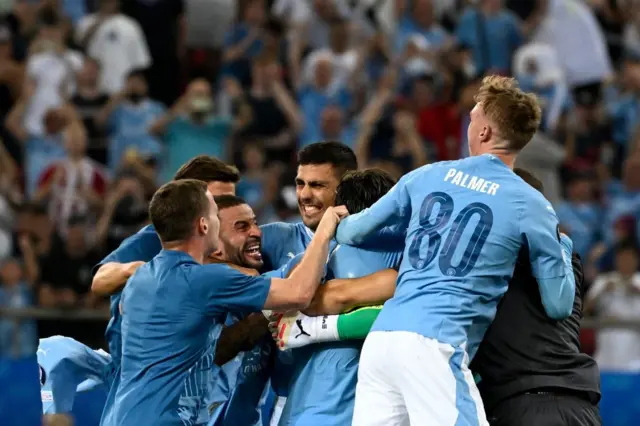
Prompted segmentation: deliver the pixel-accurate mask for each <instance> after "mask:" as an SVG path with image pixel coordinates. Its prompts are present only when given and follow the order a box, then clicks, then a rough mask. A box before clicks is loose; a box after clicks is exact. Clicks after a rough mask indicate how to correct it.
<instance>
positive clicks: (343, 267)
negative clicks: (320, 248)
mask: <svg viewBox="0 0 640 426" xmlns="http://www.w3.org/2000/svg"><path fill="white" fill-rule="evenodd" d="M401 257H402V252H390V253H387V252H382V251H380V252H375V251H369V250H363V249H359V248H355V247H350V246H341V245H338V246H337V247H336V248H335V249H334V250H333V252H332V253H331V256H330V258H329V262H328V265H327V279H332V278H358V277H363V276H366V275H370V274H373V273H375V272H378V271H380V270H382V269H387V268H393V269H397V268H398V266H399V265H400V260H401ZM360 349H362V342H359V341H345V342H332V343H321V344H316V345H309V346H305V347H302V348H299V349H293V350H292V354H293V368H292V375H291V376H292V377H291V381H290V384H289V391H288V395H289V396H288V398H287V402H286V404H285V406H284V410H283V412H282V416H281V417H280V422H279V425H281V426H288V425H323V426H331V425H335V426H343V425H350V424H351V418H352V417H353V404H354V402H355V393H356V382H357V379H358V360H359V358H360Z"/></svg>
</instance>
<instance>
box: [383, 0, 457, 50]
mask: <svg viewBox="0 0 640 426" xmlns="http://www.w3.org/2000/svg"><path fill="white" fill-rule="evenodd" d="M401 3H404V4H405V5H407V6H409V7H408V10H406V11H403V14H402V16H401V18H400V22H399V23H398V28H397V30H396V36H395V40H394V43H393V46H394V50H395V51H396V52H401V51H403V50H404V49H405V47H406V45H407V43H408V42H409V40H410V39H411V38H412V37H413V36H415V35H420V36H422V37H424V39H425V40H426V42H427V45H428V49H429V50H430V51H434V52H437V51H438V50H440V49H441V48H443V47H444V46H445V44H446V42H447V41H448V39H449V36H448V34H447V33H446V31H445V30H444V29H443V28H442V27H441V26H440V25H439V24H438V22H437V21H436V16H435V13H434V12H435V11H434V6H433V2H432V0H413V1H410V2H408V1H405V2H401Z"/></svg>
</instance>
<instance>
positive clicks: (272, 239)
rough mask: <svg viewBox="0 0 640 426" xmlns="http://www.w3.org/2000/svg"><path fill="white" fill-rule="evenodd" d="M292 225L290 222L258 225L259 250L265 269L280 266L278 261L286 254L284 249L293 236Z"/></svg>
mask: <svg viewBox="0 0 640 426" xmlns="http://www.w3.org/2000/svg"><path fill="white" fill-rule="evenodd" d="M294 226H295V225H293V224H291V223H285V222H276V223H270V224H268V225H262V226H261V227H260V230H261V231H262V248H261V251H262V258H263V260H264V268H265V270H273V269H277V268H279V267H280V266H282V265H281V264H280V262H281V259H283V258H284V257H285V256H286V255H287V253H285V250H286V247H287V245H288V242H289V241H291V239H292V238H293V234H294Z"/></svg>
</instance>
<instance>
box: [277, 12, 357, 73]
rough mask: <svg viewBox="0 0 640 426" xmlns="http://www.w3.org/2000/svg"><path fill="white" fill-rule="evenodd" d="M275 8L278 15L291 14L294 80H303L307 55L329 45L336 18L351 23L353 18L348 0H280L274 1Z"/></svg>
mask: <svg viewBox="0 0 640 426" xmlns="http://www.w3.org/2000/svg"><path fill="white" fill-rule="evenodd" d="M278 3H280V4H278ZM274 11H276V15H278V16H283V15H288V17H289V19H288V20H287V22H288V23H289V25H290V27H289V28H290V32H289V39H290V42H291V46H290V49H291V50H290V57H289V60H290V63H289V67H290V71H291V75H292V80H293V81H300V79H301V73H302V69H301V65H302V58H303V57H304V56H305V54H306V53H308V52H309V51H313V50H316V49H321V48H324V47H327V46H328V45H329V38H330V31H331V24H332V23H333V22H335V21H336V20H340V21H346V22H351V17H352V16H351V11H350V9H349V7H348V6H347V4H346V2H342V1H335V0H313V1H309V2H301V1H297V0H293V1H288V2H287V1H279V2H275V3H274ZM287 11H288V12H289V13H287Z"/></svg>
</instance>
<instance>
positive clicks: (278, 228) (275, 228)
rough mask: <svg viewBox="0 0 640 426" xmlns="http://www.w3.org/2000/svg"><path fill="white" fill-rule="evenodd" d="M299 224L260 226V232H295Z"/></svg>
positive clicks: (284, 223)
mask: <svg viewBox="0 0 640 426" xmlns="http://www.w3.org/2000/svg"><path fill="white" fill-rule="evenodd" d="M299 225H301V223H289V222H273V223H267V224H266V225H261V226H260V230H261V231H262V233H263V234H264V233H270V232H274V233H275V232H295V231H296V230H297V228H298V227H299Z"/></svg>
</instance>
